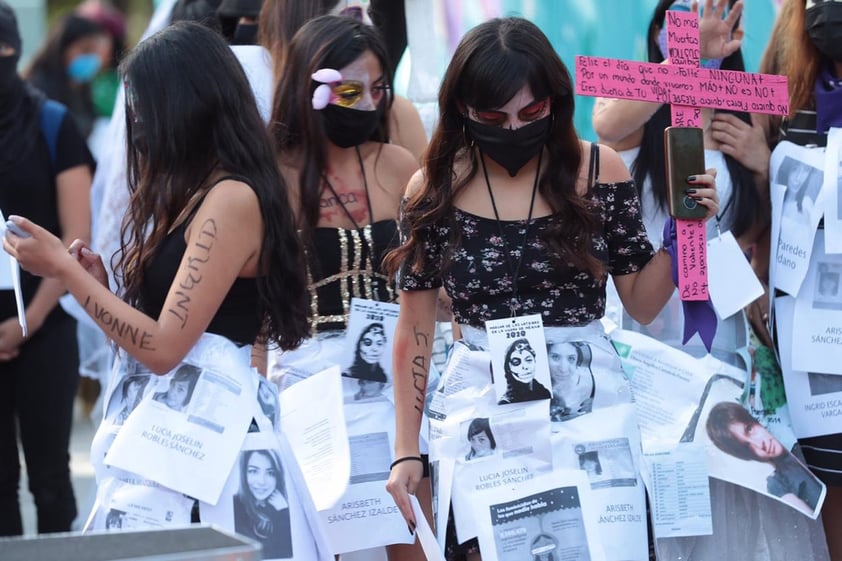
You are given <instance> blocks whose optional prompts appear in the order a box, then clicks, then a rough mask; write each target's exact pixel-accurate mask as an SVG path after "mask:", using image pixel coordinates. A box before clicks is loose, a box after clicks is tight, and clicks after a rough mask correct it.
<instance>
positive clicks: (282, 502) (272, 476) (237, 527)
mask: <svg viewBox="0 0 842 561" xmlns="http://www.w3.org/2000/svg"><path fill="white" fill-rule="evenodd" d="M234 531H235V532H237V533H238V534H242V535H244V536H246V537H249V538H252V539H255V540H257V541H259V542H260V543H261V544H262V545H263V559H285V558H289V557H292V533H291V530H290V518H289V503H288V502H287V497H286V488H285V486H284V474H283V469H282V467H281V460H280V458H279V457H278V454H277V453H276V452H275V451H274V450H247V451H245V452H243V453H242V454H241V455H240V489H239V491H238V492H237V494H235V495H234Z"/></svg>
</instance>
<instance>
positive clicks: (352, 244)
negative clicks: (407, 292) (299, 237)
mask: <svg viewBox="0 0 842 561" xmlns="http://www.w3.org/2000/svg"><path fill="white" fill-rule="evenodd" d="M397 245H398V227H397V221H395V220H379V221H377V222H374V223H373V224H367V225H366V226H363V227H361V228H360V229H359V230H357V229H345V228H325V227H321V228H316V229H315V230H314V231H313V247H314V248H315V249H314V250H311V252H308V262H309V269H310V270H309V275H310V278H309V279H308V280H309V282H308V285H309V289H310V307H311V311H312V313H313V317H312V320H311V322H312V328H313V332H314V333H318V332H322V331H331V330H341V329H345V328H346V327H347V324H348V314H349V312H350V308H351V298H367V299H369V300H377V301H379V302H394V300H395V287H394V279H390V278H388V277H387V276H386V275H385V274H384V273H383V269H382V263H383V257H384V256H385V255H386V254H387V253H388V252H389V251H390V250H391V249H393V248H395V247H397ZM313 252H315V255H311V253H313Z"/></svg>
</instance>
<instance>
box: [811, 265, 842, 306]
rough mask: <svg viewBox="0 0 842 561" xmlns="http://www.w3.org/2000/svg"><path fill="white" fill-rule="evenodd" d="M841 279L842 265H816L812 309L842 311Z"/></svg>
mask: <svg viewBox="0 0 842 561" xmlns="http://www.w3.org/2000/svg"><path fill="white" fill-rule="evenodd" d="M840 277H842V264H839V263H830V262H824V263H818V271H817V272H816V286H815V289H814V290H813V308H816V309H822V310H842V291H840V287H839V280H840Z"/></svg>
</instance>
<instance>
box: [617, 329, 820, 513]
mask: <svg viewBox="0 0 842 561" xmlns="http://www.w3.org/2000/svg"><path fill="white" fill-rule="evenodd" d="M612 338H613V339H614V340H615V343H616V345H617V348H618V351H619V353H620V356H621V357H623V360H624V363H625V364H626V365H627V371H628V372H629V375H630V377H631V379H632V388H633V390H634V392H635V398H636V401H635V403H636V406H637V409H638V419H639V422H640V427H641V433H642V434H643V436H644V441H643V451H644V453H645V454H646V453H649V452H650V451H651V452H657V453H659V454H662V453H663V452H664V451H665V450H669V449H670V447H677V446H678V444H679V443H688V442H694V443H699V444H702V445H704V447H705V450H706V452H707V457H708V466H709V471H710V473H709V475H710V476H711V477H715V478H717V479H721V480H724V481H728V482H730V483H733V484H735V485H739V486H741V487H745V488H747V489H751V490H753V491H755V492H757V493H760V494H763V495H766V496H768V497H770V498H773V499H775V500H778V501H780V502H782V503H785V504H787V505H789V506H791V507H792V508H795V509H796V510H799V511H800V512H802V513H804V514H805V515H807V516H809V517H811V518H814V519H815V518H816V517H817V516H818V515H819V511H820V509H821V505H822V502H823V501H824V496H825V486H824V484H823V483H821V481H819V480H818V479H817V478H816V477H815V476H813V475H812V473H810V471H809V470H808V469H807V467H806V466H804V464H802V463H801V462H800V461H799V460H798V459H797V458H796V457H795V456H794V455H793V454H792V452H791V451H790V449H789V448H788V447H787V446H785V445H784V444H783V443H781V441H780V440H779V439H778V438H776V437H775V436H774V435H773V434H772V432H771V431H770V430H769V429H768V428H767V427H765V426H763V425H762V424H761V423H760V421H759V420H758V419H756V418H755V417H753V416H752V415H751V413H750V412H749V411H748V410H747V409H746V408H745V407H744V406H743V405H742V403H741V399H742V397H743V395H744V393H745V384H746V380H745V372H743V371H742V370H740V369H738V368H735V367H733V366H730V365H728V364H726V363H724V362H722V361H720V360H718V359H716V358H714V357H713V356H710V355H708V356H706V357H703V358H701V359H696V358H693V357H691V356H689V355H687V354H685V353H682V352H681V351H679V350H677V349H673V348H671V347H669V346H667V345H664V344H663V343H661V342H659V341H656V340H654V339H651V338H649V337H646V336H645V335H641V334H639V333H634V332H628V331H623V330H616V331H614V332H612Z"/></svg>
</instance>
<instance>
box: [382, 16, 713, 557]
mask: <svg viewBox="0 0 842 561" xmlns="http://www.w3.org/2000/svg"><path fill="white" fill-rule="evenodd" d="M439 106H440V119H439V124H438V127H437V129H436V131H435V133H434V135H433V138H432V142H431V143H430V147H429V151H428V153H427V157H426V161H425V163H424V167H423V169H422V170H421V171H419V172H418V173H416V174H415V176H414V177H413V179H412V180H411V181H410V183H409V186H408V188H407V195H406V201H405V204H404V208H403V213H402V228H403V232H402V233H403V244H402V245H401V247H400V248H398V249H396V250H395V251H393V252H392V253H391V254H390V255H389V257H388V258H387V262H388V266H390V267H391V269H392V270H394V271H396V272H397V273H398V287H399V289H400V290H401V294H400V305H401V311H400V318H399V321H398V328H397V330H396V333H395V346H394V364H395V381H394V385H395V400H396V403H395V405H396V409H397V439H396V457H397V458H398V461H397V462H396V463H395V464H394V466H393V469H392V471H391V476H390V479H389V483H388V489H389V491H390V492H391V493H392V495H393V496H394V498H395V502H396V503H397V505H398V507H399V508H400V509H401V512H402V513H403V514H404V516H405V517H406V519H407V522H408V524H409V526H410V528H411V529H414V526H415V522H416V520H415V516H414V514H413V512H412V508H411V506H410V502H409V494H413V493H414V492H415V489H416V486H417V485H418V482H419V481H420V479H421V474H422V472H421V468H422V465H421V462H419V461H403V460H414V459H417V458H416V457H417V456H418V432H419V429H420V425H421V413H422V409H423V403H424V390H425V382H426V379H425V373H426V370H427V366H428V364H429V357H430V345H431V343H432V340H433V337H432V333H433V325H434V320H435V308H436V306H435V304H436V294H437V289H438V288H439V287H440V286H442V285H443V286H444V288H445V289H446V291H447V293H448V295H449V296H450V297H451V298H452V300H453V315H454V318H455V319H456V321H457V322H458V323H459V324H461V326H462V328H463V337H464V340H465V342H466V343H468V344H469V345H470V349H471V351H469V352H471V353H487V351H488V350H491V351H492V352H498V353H499V349H498V350H497V351H495V350H494V349H488V348H487V347H488V343H487V339H486V338H485V337H484V332H483V327H484V324H485V322H486V321H488V320H492V319H500V318H509V317H515V316H526V315H532V314H539V315H540V317H541V319H542V320H543V327H544V335H545V340H546V342H547V344H555V343H558V342H563V341H571V340H572V341H586V342H587V344H589V345H590V346H591V349H592V351H594V353H595V354H594V359H593V365H592V366H593V368H594V372H595V377H596V379H597V392H596V398H595V405H594V411H595V412H596V411H597V409H598V408H599V407H603V409H602V411H605V410H606V409H604V408H606V407H609V406H624V405H628V402H629V401H630V393H629V391H628V384H627V382H626V380H625V378H624V377H623V374H622V370H621V369H620V366H619V361H618V360H617V357H616V353H614V351H613V349H612V347H611V345H610V343H609V342H608V340H607V338H606V337H605V335H604V333H603V332H602V328H601V327H600V325H599V322H598V321H597V320H598V319H599V318H600V317H602V315H603V313H604V307H605V283H606V278H607V275H608V274H611V275H612V277H613V279H614V282H615V283H616V285H617V289H618V291H619V293H620V296H621V298H622V301H623V304H624V305H625V306H626V308H627V309H628V311H629V313H631V314H632V315H633V316H634V317H635V318H636V319H637V320H638V321H640V322H641V323H647V322H649V321H651V319H652V318H654V317H655V315H656V314H657V313H658V312H659V311H660V309H661V307H662V306H663V305H664V303H665V302H666V301H667V299H668V298H669V297H670V295H671V294H672V291H673V288H674V286H673V282H672V279H671V262H670V257H669V255H668V254H667V252H666V251H663V250H662V251H658V252H653V250H652V245H651V244H650V242H649V240H648V239H647V237H646V234H645V231H644V227H643V224H642V222H641V217H640V204H639V201H638V197H637V191H636V189H635V186H634V183H633V182H632V180H631V178H630V176H629V172H628V170H627V169H626V167H625V166H624V165H623V163H622V161H621V160H620V158H619V157H618V156H617V155H616V153H614V152H613V151H612V150H610V149H608V148H605V147H599V146H596V145H591V144H590V143H588V142H585V141H582V140H580V139H579V138H578V137H577V136H576V132H575V130H574V127H573V122H572V117H573V91H572V84H571V80H570V75H569V73H568V71H567V69H566V67H565V66H564V64H563V63H562V62H561V60H560V59H559V57H558V55H557V54H556V53H555V52H554V51H553V48H552V47H551V45H550V43H549V41H548V40H547V38H546V37H545V36H544V35H543V33H542V32H541V31H540V30H539V29H538V28H537V27H535V25H533V24H532V23H530V22H528V21H527V20H524V19H520V18H506V19H495V20H492V21H489V22H486V23H483V24H481V25H479V26H478V27H476V28H474V29H473V30H472V31H470V32H469V33H468V34H467V35H466V36H465V38H464V39H463V40H462V42H461V43H460V45H459V47H458V48H457V50H456V53H455V54H454V56H453V59H452V61H451V63H450V66H449V68H448V70H447V72H446V74H445V77H444V80H443V82H442V86H441V90H440V93H439ZM587 155H590V164H588V163H586V162H585V161H584V160H585V157H587ZM600 162H601V163H600ZM688 189H689V190H690V191H688V194H689V195H691V196H693V197H694V198H695V199H696V200H697V201H698V202H699V203H700V204H702V205H704V206H705V207H706V208H707V210H708V213H707V217H708V218H710V217H711V216H713V215H714V214H715V212H716V210H717V208H718V198H717V194H716V191H715V188H714V177H713V172H712V170H708V173H707V174H705V175H697V176H695V177H690V178H688ZM693 189H695V190H693ZM455 355H456V353H454V356H455ZM472 356H474V357H477V356H480V357H482V356H484V355H472ZM454 360H455V359H454ZM472 364H474V363H472ZM477 365H478V368H476V369H474V372H473V375H471V376H469V375H468V374H466V373H465V371H464V369H462V370H460V371H459V372H458V376H456V375H455V374H454V372H452V371H451V370H456V369H455V368H449V369H448V371H447V372H446V373H445V375H444V377H443V379H442V381H441V383H440V388H442V390H441V391H442V396H444V397H442V399H444V400H445V401H446V402H447V400H451V401H450V403H455V402H453V401H452V399H455V398H456V397H458V395H459V392H460V391H462V392H463V393H464V391H468V390H470V391H474V393H473V394H471V395H474V396H477V397H476V399H472V400H469V401H470V407H471V408H473V411H474V412H475V413H476V414H475V415H474V416H482V417H486V416H487V417H490V418H491V425H492V429H493V428H494V423H495V415H500V414H502V413H510V412H512V411H515V410H516V409H517V408H524V409H523V410H524V411H526V408H530V407H533V406H534V404H535V403H539V404H541V407H544V406H545V407H546V413H545V414H544V418H545V419H546V433H544V432H541V431H544V430H545V429H544V428H541V431H539V433H540V434H546V435H547V439H546V440H549V433H550V431H549V423H550V415H549V404H550V399H549V398H548V397H547V399H544V400H543V401H539V402H529V403H525V404H524V403H513V404H510V403H503V404H498V403H497V400H493V401H492V399H486V394H487V393H488V392H487V391H486V389H487V388H490V387H492V386H493V379H492V377H491V376H490V375H489V374H490V373H489V372H488V367H487V365H488V361H487V360H486V359H484V358H481V359H480V360H479V361H477ZM479 365H484V366H479ZM457 377H458V380H456V378H457ZM468 378H469V379H470V380H471V382H472V383H473V384H474V386H476V387H474V388H468V390H465V389H464V384H465V380H466V379H468ZM457 382H458V383H459V384H461V386H457V385H456V383H457ZM483 384H485V385H484V386H483ZM600 387H602V388H603V390H604V391H603V393H602V394H601V393H600ZM491 393H493V391H492V392H491ZM419 404H420V405H419ZM454 407H455V406H453V407H448V406H445V407H444V410H445V411H446V412H447V419H448V420H449V419H453V418H454V417H458V411H456V410H455V409H454ZM595 412H594V413H589V414H588V415H585V416H582V417H581V419H586V418H588V416H589V415H595V414H596V413H595ZM432 418H433V416H432V415H431V419H432ZM624 418H625V417H624ZM432 422H433V421H432V420H431V423H432ZM608 424H609V425H610V424H611V421H609V422H608ZM633 424H634V423H631V425H633ZM631 425H629V426H631ZM442 427H443V428H442V430H443V431H444V432H443V433H442V434H446V433H447V431H448V430H453V431H456V432H453V433H452V434H453V435H454V436H459V437H460V438H461V439H462V440H464V434H462V433H464V430H465V429H460V428H458V427H457V428H455V429H454V428H452V426H451V425H447V424H443V425H442ZM448 427H451V428H448ZM459 430H461V431H462V433H459V432H458V431H459ZM554 430H555V429H554ZM634 430H635V431H636V430H637V429H636V425H635V429H634ZM628 437H629V440H628V441H627V442H631V443H632V445H631V446H630V449H631V450H632V451H633V450H634V445H633V443H634V442H637V440H635V439H636V438H639V434H637V435H635V434H631V435H628ZM498 444H499V448H501V449H502V452H501V454H498V455H497V456H495V459H494V460H489V461H499V462H505V461H506V460H505V458H506V450H505V446H506V444H504V443H503V442H502V440H498ZM507 444H508V443H507ZM529 444H530V446H531V448H530V449H537V448H539V447H541V446H542V445H543V443H542V442H541V438H540V437H539V436H535V437H534V440H533V442H531V443H529ZM524 446H526V444H524ZM632 453H634V452H632ZM462 455H463V456H464V452H463V454H462ZM454 456H455V455H448V454H446V453H438V454H437V453H436V452H435V446H433V443H431V454H430V460H431V464H433V465H436V461H437V460H440V461H454V462H455V463H456V471H455V476H454V486H453V489H454V490H453V498H454V499H453V503H452V505H453V514H454V516H453V517H451V521H453V519H455V529H456V530H457V532H458V534H459V540H458V541H462V542H465V543H463V544H462V545H458V544H457V539H456V534H455V533H454V532H453V530H454V525H451V524H449V528H448V536H447V542H448V543H447V556H448V558H450V559H460V558H467V557H468V556H474V555H476V554H478V553H479V546H478V544H477V541H476V540H468V541H465V540H466V539H467V538H471V537H472V536H473V535H477V534H476V532H477V528H473V527H471V528H469V527H468V526H469V524H467V523H462V522H460V518H461V519H462V520H467V519H468V517H466V516H462V515H460V513H459V512H458V511H459V508H457V507H458V505H457V500H456V499H457V496H458V494H459V493H460V492H462V491H461V490H460V483H459V481H460V477H461V476H460V469H462V468H463V467H464V466H463V465H462V464H461V463H460V460H459V458H458V457H456V459H453V457H454ZM571 456H572V457H575V454H573V452H572V450H570V451H568V452H566V453H565V455H562V456H559V458H561V459H560V460H558V461H556V459H555V458H556V456H555V452H554V459H553V466H554V468H553V469H555V466H559V467H561V466H562V464H564V465H572V462H573V461H574V460H573V459H571ZM501 457H502V458H503V459H499V460H498V458H501ZM576 465H577V467H578V463H577V464H576ZM465 473H467V472H465ZM434 476H435V474H434ZM635 477H636V474H633V476H632V480H634V479H635ZM438 484H439V486H440V487H441V488H447V486H446V485H445V486H442V483H441V482H439V483H438ZM637 491H638V492H639V496H638V497H636V499H635V500H636V501H637V500H638V499H639V502H640V505H639V508H640V509H643V506H642V502H643V497H642V485H639V484H638V485H637ZM434 494H435V491H434ZM513 496H517V495H513ZM476 498H477V500H479V498H480V495H479V494H477V496H476ZM437 499H438V501H439V504H438V510H439V512H442V511H443V512H445V513H446V512H448V507H449V504H448V501H449V500H450V498H449V497H446V496H444V495H443V494H442V493H439V494H438V497H437ZM487 512H488V511H487V510H486V513H487ZM642 519H643V522H642V532H643V534H644V535H643V538H642V543H644V544H645V539H646V538H645V532H646V529H645V517H642ZM477 524H479V522H477ZM639 528H641V526H638V529H639ZM615 537H616V536H615ZM603 538H605V536H603ZM481 539H482V538H481ZM601 541H603V543H604V544H605V542H606V541H607V540H606V539H603V540H601ZM616 541H618V542H622V541H623V540H622V539H618V540H616ZM492 543H493V542H492ZM524 547H526V546H524ZM526 551H527V552H528V549H527V550H526ZM472 558H473V557H472ZM608 558H611V556H610V555H608Z"/></svg>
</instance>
